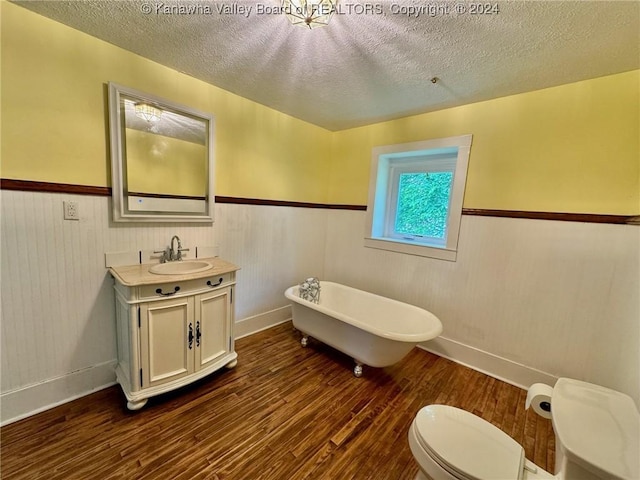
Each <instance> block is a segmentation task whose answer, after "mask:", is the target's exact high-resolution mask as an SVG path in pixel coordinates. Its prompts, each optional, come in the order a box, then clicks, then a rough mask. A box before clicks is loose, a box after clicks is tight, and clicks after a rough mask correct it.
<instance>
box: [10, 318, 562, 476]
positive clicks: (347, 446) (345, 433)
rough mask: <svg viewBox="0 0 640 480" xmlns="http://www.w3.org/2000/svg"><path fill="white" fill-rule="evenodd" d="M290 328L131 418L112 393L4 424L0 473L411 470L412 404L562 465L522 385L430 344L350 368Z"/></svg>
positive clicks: (245, 346)
mask: <svg viewBox="0 0 640 480" xmlns="http://www.w3.org/2000/svg"><path fill="white" fill-rule="evenodd" d="M299 338H300V335H299V333H298V332H296V331H295V330H294V329H293V327H292V326H291V324H290V323H286V324H283V325H280V326H277V327H274V328H272V329H269V330H266V331H264V332H261V333H258V334H255V335H252V336H250V337H247V338H244V339H241V340H239V341H238V342H237V343H236V350H237V352H238V355H239V362H238V366H237V367H236V368H235V369H233V370H228V371H227V370H225V371H222V372H217V373H215V374H213V375H211V376H209V377H208V378H206V379H204V380H202V381H200V382H198V383H196V384H194V385H192V386H189V387H186V388H183V389H181V390H179V391H178V392H172V393H170V394H166V395H162V396H159V397H156V398H153V399H151V400H150V401H149V403H148V404H147V406H146V407H145V408H144V409H142V410H140V411H138V412H129V411H128V410H127V409H126V406H125V403H126V402H125V399H124V396H123V395H122V393H121V391H120V389H119V387H118V386H114V387H110V388H107V389H105V390H102V391H100V392H97V393H94V394H92V395H89V396H87V397H84V398H81V399H79V400H75V401H73V402H70V403H67V404H65V405H62V406H60V407H56V408H54V409H52V410H48V411H46V412H43V413H41V414H38V415H35V416H33V417H30V418H28V419H25V420H22V421H19V422H16V423H13V424H10V425H7V426H5V427H3V428H2V429H1V430H0V441H1V457H0V465H1V467H0V468H1V476H2V478H3V479H6V480H9V479H29V480H36V479H47V480H53V479H83V480H84V479H116V478H118V479H204V478H207V479H214V480H222V479H230V480H243V479H247V480H256V479H265V480H266V479H273V480H290V479H295V480H301V479H314V480H316V479H331V480H349V479H358V480H360V479H375V480H399V479H410V480H413V478H414V477H415V475H416V473H417V471H418V467H417V464H416V463H415V462H414V460H413V457H412V455H411V452H410V450H409V446H408V442H407V432H408V428H409V425H410V424H411V421H412V420H413V417H414V416H415V414H416V412H417V411H418V410H419V409H420V408H421V407H422V406H424V405H428V404H431V403H444V404H448V405H454V406H457V407H460V408H463V409H465V410H468V411H470V412H472V413H475V414H476V415H479V416H481V417H482V418H484V419H486V420H488V421H490V422H491V423H493V424H494V425H496V426H498V427H499V428H501V429H502V430H504V431H505V432H507V433H508V434H509V435H511V436H512V437H513V438H514V439H515V440H516V441H518V442H520V444H522V445H523V446H524V447H525V450H526V456H527V458H529V459H530V460H532V461H534V462H535V463H536V464H538V465H539V466H541V467H543V468H544V469H546V470H547V471H552V470H553V464H554V448H555V447H554V436H553V430H552V427H551V424H550V422H549V421H548V420H544V419H542V418H540V417H538V416H537V415H535V414H534V413H533V411H528V412H525V410H524V401H525V396H526V392H524V391H523V390H520V389H518V388H516V387H513V386H511V385H508V384H506V383H503V382H500V381H498V380H495V379H493V378H491V377H488V376H486V375H483V374H481V373H478V372H475V371H473V370H471V369H468V368H466V367H463V366H460V365H457V364H455V363H453V362H451V361H449V360H446V359H443V358H440V357H437V356H435V355H432V354H430V353H428V352H425V351H423V350H420V349H417V348H416V349H414V350H413V351H412V353H410V354H409V356H408V357H407V358H406V359H405V360H403V361H402V362H401V363H399V364H397V365H395V366H393V367H389V368H385V369H374V368H366V367H365V373H364V376H363V377H362V378H355V377H354V376H353V375H352V373H351V369H352V361H351V359H349V358H348V357H346V356H344V355H342V354H341V353H339V352H336V351H335V350H332V349H330V348H329V347H326V346H324V345H322V344H320V343H318V342H314V341H312V342H310V346H309V347H308V348H306V349H305V348H302V347H300V344H299Z"/></svg>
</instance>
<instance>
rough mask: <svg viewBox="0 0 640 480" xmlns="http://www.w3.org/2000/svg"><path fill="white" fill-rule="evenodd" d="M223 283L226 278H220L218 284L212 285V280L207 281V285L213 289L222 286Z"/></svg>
mask: <svg viewBox="0 0 640 480" xmlns="http://www.w3.org/2000/svg"><path fill="white" fill-rule="evenodd" d="M223 281H224V278H222V277H220V280H218V283H211V280H207V285H209V286H210V287H211V288H213V287H217V286H218V285H222V282H223Z"/></svg>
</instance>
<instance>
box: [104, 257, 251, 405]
mask: <svg viewBox="0 0 640 480" xmlns="http://www.w3.org/2000/svg"><path fill="white" fill-rule="evenodd" d="M203 262H204V263H209V264H210V265H211V267H210V268H206V269H204V270H202V268H200V269H197V268H196V269H194V270H198V271H192V272H190V271H189V269H188V268H178V269H176V268H174V267H173V266H172V265H171V264H166V265H167V266H168V267H169V269H168V270H167V271H168V272H173V271H176V270H177V271H180V272H185V271H186V272H188V273H175V274H174V273H166V272H163V273H162V274H158V273H152V271H150V269H152V268H153V267H154V265H148V264H142V265H130V266H120V267H111V268H110V269H109V271H110V273H111V275H112V276H113V278H114V279H115V285H114V288H115V298H116V323H117V343H118V365H117V367H116V377H117V381H118V383H119V384H120V385H121V387H122V390H123V391H124V394H125V396H126V397H127V400H128V402H127V407H128V408H129V409H130V410H138V409H140V408H142V407H143V406H144V405H145V404H146V403H147V400H148V398H149V397H152V396H154V395H159V394H161V393H164V392H168V391H170V390H173V389H176V388H179V387H182V386H184V385H187V384H189V383H191V382H193V381H195V380H198V379H200V378H202V377H204V376H206V375H209V374H210V373H213V372H215V371H216V370H219V369H221V368H223V367H226V368H233V367H234V366H235V365H236V363H237V357H238V355H237V354H236V352H235V351H234V339H233V324H234V314H233V301H234V298H233V296H234V288H235V272H236V271H237V270H238V267H237V266H235V265H233V264H232V263H229V262H226V261H224V260H222V259H220V258H217V257H215V258H207V259H202V260H201V261H199V263H200V264H202V263H203ZM172 263H173V264H175V266H180V267H189V265H188V264H189V262H188V261H185V262H172ZM156 265H157V264H156ZM162 265H165V264H162ZM156 271H157V269H156Z"/></svg>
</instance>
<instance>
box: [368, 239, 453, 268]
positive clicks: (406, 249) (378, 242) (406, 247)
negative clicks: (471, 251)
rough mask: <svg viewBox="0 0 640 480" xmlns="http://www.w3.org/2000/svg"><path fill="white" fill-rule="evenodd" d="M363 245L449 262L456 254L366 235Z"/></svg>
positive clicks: (448, 250) (440, 249)
mask: <svg viewBox="0 0 640 480" xmlns="http://www.w3.org/2000/svg"><path fill="white" fill-rule="evenodd" d="M364 246H365V247H369V248H377V249H380V250H388V251H391V252H397V253H404V254H407V255H417V256H420V257H430V258H437V259H439V260H447V261H449V262H455V261H456V257H457V255H458V252H457V251H456V250H450V249H447V248H438V247H429V246H427V245H418V244H416V243H409V242H401V241H397V240H391V239H384V238H371V237H366V238H365V239H364Z"/></svg>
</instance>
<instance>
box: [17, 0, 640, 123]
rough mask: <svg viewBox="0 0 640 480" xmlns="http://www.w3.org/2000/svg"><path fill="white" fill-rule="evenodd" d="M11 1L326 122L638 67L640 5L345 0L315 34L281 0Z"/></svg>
mask: <svg viewBox="0 0 640 480" xmlns="http://www.w3.org/2000/svg"><path fill="white" fill-rule="evenodd" d="M14 3H17V4H19V5H21V6H24V7H25V8H28V9H30V10H33V11H34V12H37V13H40V14H42V15H44V16H46V17H50V18H52V19H54V20H56V21H59V22H61V23H64V24H67V25H69V26H71V27H73V28H76V29H78V30H82V31H84V32H86V33H88V34H90V35H93V36H95V37H98V38H101V39H103V40H106V41H107V42H110V43H113V44H115V45H118V46H120V47H122V48H125V49H127V50H130V51H132V52H135V53H137V54H139V55H142V56H144V57H147V58H149V59H152V60H154V61H156V62H158V63H161V64H163V65H166V66H169V67H171V68H173V69H176V70H179V71H181V72H185V73H187V74H189V75H192V76H194V77H196V78H199V79H202V80H204V81H206V82H209V83H211V84H214V85H217V86H219V87H221V88H224V89H226V90H229V91H231V92H234V93H236V94H238V95H242V96H243V97H246V98H249V99H251V100H254V101H256V102H259V103H261V104H264V105H267V106H269V107H272V108H274V109H276V110H279V111H282V112H285V113H288V114H290V115H292V116H294V117H297V118H300V119H303V120H306V121H308V122H311V123H314V124H316V125H320V126H322V127H325V128H327V129H330V130H340V129H344V128H349V127H354V126H359V125H364V124H369V123H373V122H377V121H381V120H387V119H392V118H397V117H402V116H406V115H410V114H415V113H421V112H428V111H433V110H439V109H442V108H446V107H451V106H455V105H462V104H467V103H472V102H477V101H481V100H487V99H490V98H496V97H501V96H505V95H511V94H515V93H521V92H525V91H531V90H536V89H540V88H546V87H550V86H554V85H560V84H564V83H570V82H574V81H579V80H584V79H588V78H595V77H599V76H604V75H609V74H613V73H619V72H624V71H628V70H633V69H637V68H640V47H639V46H640V2H638V1H635V0H633V1H623V2H611V1H584V0H583V1H573V2H567V1H513V0H510V1H499V2H497V5H498V8H499V12H498V13H492V14H475V15H473V14H471V9H473V5H474V4H473V3H471V2H469V3H463V2H447V1H439V2H438V1H431V2H428V1H409V0H398V1H388V0H384V1H379V2H356V1H354V2H348V1H347V0H340V3H339V4H338V9H339V10H338V14H337V15H334V17H333V18H332V20H331V22H330V24H329V25H328V26H327V27H323V28H317V29H314V30H309V29H305V28H302V27H297V26H296V27H294V26H292V25H291V24H290V23H289V22H288V20H287V18H286V17H285V16H284V15H279V14H274V13H268V12H267V11H266V10H267V8H272V9H273V7H278V6H279V5H280V1H278V0H261V1H231V0H229V1H224V2H223V1H207V0H200V1H172V0H168V1H165V2H162V1H156V0H151V1H122V0H120V1H93V0H91V1H79V0H74V1H15V2H14ZM460 5H462V6H463V7H461V6H460ZM185 7H191V8H193V9H194V10H195V11H196V13H192V14H188V13H184V12H183V13H182V14H180V13H179V8H183V9H184V8H185ZM408 7H414V8H416V9H417V10H414V13H415V12H419V13H421V14H420V15H419V16H416V15H411V16H410V15H408V14H407V13H409V12H408ZM225 8H226V9H229V10H227V11H223V10H224V9H225ZM241 9H244V11H241ZM420 9H422V11H421V12H420ZM429 9H432V10H431V11H429ZM445 9H448V10H449V12H448V13H447V12H443V10H445ZM457 9H464V10H466V12H464V13H457ZM430 14H431V15H430ZM432 77H437V78H438V81H437V83H435V84H433V83H431V81H430V79H431V78H432ZM134 87H136V86H134ZM150 93H153V92H150Z"/></svg>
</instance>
